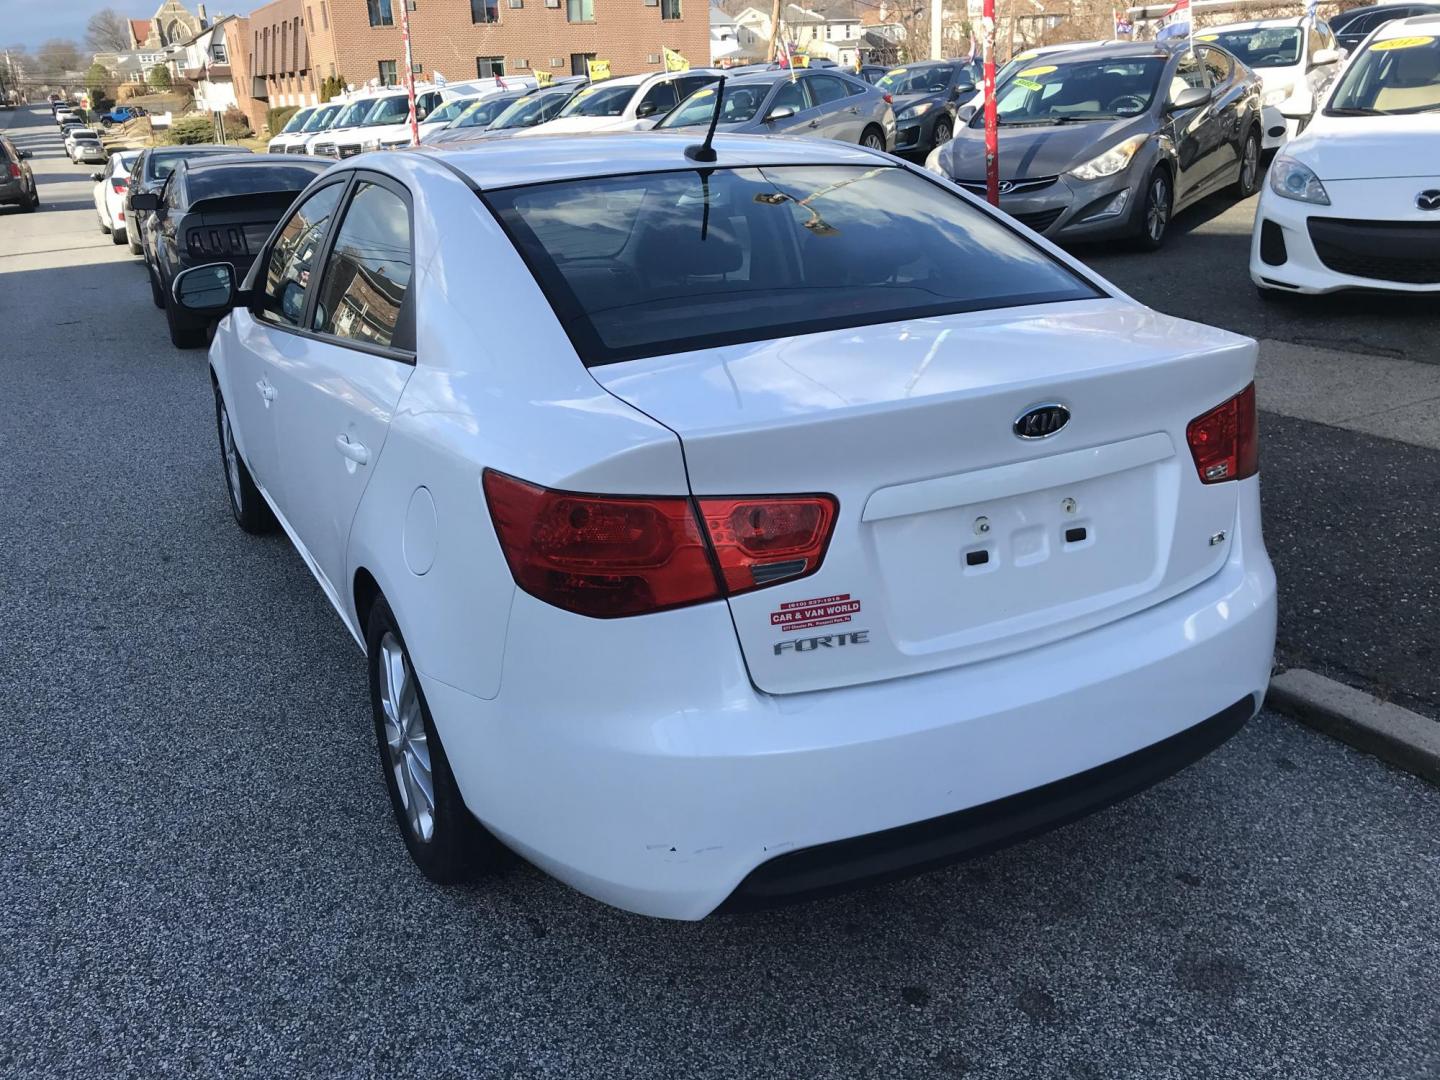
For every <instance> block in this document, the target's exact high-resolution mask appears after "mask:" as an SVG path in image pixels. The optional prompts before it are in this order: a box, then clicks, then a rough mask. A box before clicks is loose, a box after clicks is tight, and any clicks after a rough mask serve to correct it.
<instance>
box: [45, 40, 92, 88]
mask: <svg viewBox="0 0 1440 1080" xmlns="http://www.w3.org/2000/svg"><path fill="white" fill-rule="evenodd" d="M35 63H36V65H37V66H38V67H39V69H40V71H41V73H43V74H44V75H46V76H48V77H50V78H52V79H53V78H59V77H60V76H62V75H64V74H65V73H66V72H67V71H79V70H80V69H81V63H80V48H79V46H77V45H76V44H75V42H73V41H67V40H66V39H65V38H51V39H50V40H49V41H47V42H45V44H44V45H41V46H40V48H39V49H37V50H36V51H35Z"/></svg>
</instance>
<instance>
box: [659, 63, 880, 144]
mask: <svg viewBox="0 0 1440 1080" xmlns="http://www.w3.org/2000/svg"><path fill="white" fill-rule="evenodd" d="M716 92H717V91H716V87H714V86H705V87H701V88H700V89H699V90H696V91H695V92H694V93H693V94H691V95H690V96H689V97H687V98H686V99H685V100H684V101H682V102H680V104H679V105H677V106H675V108H673V109H672V110H670V112H669V113H668V114H666V116H665V117H664V118H663V119H662V120H661V121H660V122H659V123H658V124H656V125H655V126H656V127H657V128H683V127H704V126H705V125H707V124H709V123H710V117H711V116H712V115H713V114H714V112H715V95H716ZM722 96H723V98H724V101H723V103H722V105H721V107H720V122H719V125H718V127H719V130H721V131H728V132H739V133H743V134H747V135H792V136H794V135H799V136H808V137H811V138H818V139H838V140H840V141H841V142H850V143H859V144H860V145H861V146H868V147H869V148H870V149H872V150H893V149H894V148H895V110H894V109H892V108H891V107H890V95H889V94H887V93H885V91H883V90H880V89H878V88H877V87H874V86H871V85H870V84H869V83H867V82H866V81H865V80H864V79H857V78H855V77H854V76H852V75H847V74H845V73H844V72H842V71H840V70H838V69H836V68H821V69H815V70H809V69H806V70H802V71H797V72H794V73H793V74H792V73H791V72H789V71H762V72H756V73H755V74H753V75H741V76H738V77H736V78H733V79H726V80H725V87H724V92H723V95H722Z"/></svg>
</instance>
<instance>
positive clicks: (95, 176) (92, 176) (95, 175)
mask: <svg viewBox="0 0 1440 1080" xmlns="http://www.w3.org/2000/svg"><path fill="white" fill-rule="evenodd" d="M90 179H91V180H94V181H95V183H97V184H98V183H99V182H100V181H101V180H104V179H105V174H104V173H103V172H92V173H91V174H90Z"/></svg>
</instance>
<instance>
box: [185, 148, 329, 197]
mask: <svg viewBox="0 0 1440 1080" xmlns="http://www.w3.org/2000/svg"><path fill="white" fill-rule="evenodd" d="M271 156H274V155H271ZM325 168H326V166H325V165H322V164H320V163H319V162H316V163H315V164H314V165H301V164H285V165H279V164H276V165H271V164H269V163H268V162H267V163H266V164H264V165H251V164H248V163H247V164H245V165H237V166H234V167H233V168H226V167H224V166H220V165H215V166H211V167H208V168H204V169H192V170H190V175H189V177H188V178H187V179H188V181H189V187H190V201H191V202H200V201H201V200H202V199H224V198H229V197H230V196H232V195H254V194H258V193H260V192H285V191H290V192H296V191H300V190H302V189H303V188H304V187H305V185H306V184H308V183H310V181H311V180H314V179H315V177H317V176H319V175H320V174H321V173H322V172H324V171H325Z"/></svg>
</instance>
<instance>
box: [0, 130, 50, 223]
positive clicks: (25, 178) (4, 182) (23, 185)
mask: <svg viewBox="0 0 1440 1080" xmlns="http://www.w3.org/2000/svg"><path fill="white" fill-rule="evenodd" d="M4 204H10V205H14V206H18V207H20V209H22V210H34V209H35V208H36V207H37V206H39V205H40V193H39V191H37V190H36V188H35V175H34V174H33V173H32V172H31V171H30V151H29V150H21V149H18V148H17V147H16V146H15V144H14V143H12V142H11V141H10V140H9V139H7V138H6V137H5V136H4V135H0V205H4Z"/></svg>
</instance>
